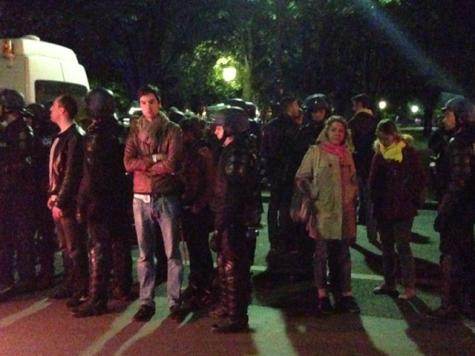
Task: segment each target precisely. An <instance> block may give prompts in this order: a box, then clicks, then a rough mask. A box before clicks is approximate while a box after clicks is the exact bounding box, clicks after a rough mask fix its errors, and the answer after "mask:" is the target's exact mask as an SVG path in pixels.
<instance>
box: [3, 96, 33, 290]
mask: <svg viewBox="0 0 475 356" xmlns="http://www.w3.org/2000/svg"><path fill="white" fill-rule="evenodd" d="M24 107H25V102H24V99H23V97H22V95H21V94H20V93H18V92H17V91H15V90H11V89H3V90H1V91H0V123H1V130H0V150H1V151H0V293H2V294H3V293H7V292H9V291H11V290H12V288H13V287H14V285H15V283H14V266H15V265H16V270H17V272H18V275H19V281H18V283H17V285H16V290H17V292H26V291H31V290H33V289H34V288H35V279H36V276H35V263H34V247H33V234H34V231H33V224H32V221H33V214H32V210H31V209H30V207H31V206H32V204H33V202H32V196H33V192H34V191H35V186H34V184H35V182H34V180H33V165H32V158H33V150H32V148H33V131H32V129H31V128H30V127H29V126H28V125H27V124H26V122H25V119H24V115H23V110H24ZM14 255H16V263H15V262H14V258H13V257H14Z"/></svg>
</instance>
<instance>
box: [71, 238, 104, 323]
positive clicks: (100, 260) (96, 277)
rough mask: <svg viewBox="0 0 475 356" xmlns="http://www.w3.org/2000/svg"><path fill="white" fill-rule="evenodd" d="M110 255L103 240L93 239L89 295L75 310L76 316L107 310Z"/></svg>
mask: <svg viewBox="0 0 475 356" xmlns="http://www.w3.org/2000/svg"><path fill="white" fill-rule="evenodd" d="M108 257H109V255H108V252H107V251H106V246H104V243H103V241H97V240H96V241H93V242H92V248H91V249H90V251H89V261H90V264H89V266H90V271H89V272H90V276H89V297H88V299H87V301H86V302H85V303H83V304H81V305H80V306H78V307H77V308H76V309H74V310H73V313H74V316H75V317H76V318H84V317H88V316H94V315H101V314H104V313H106V312H107V299H108V290H107V287H108V284H109V275H110V273H109V269H110V263H109V258H108Z"/></svg>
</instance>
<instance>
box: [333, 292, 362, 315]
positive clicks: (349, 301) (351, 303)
mask: <svg viewBox="0 0 475 356" xmlns="http://www.w3.org/2000/svg"><path fill="white" fill-rule="evenodd" d="M335 309H336V310H337V311H339V312H341V313H352V314H359V313H360V311H361V309H360V307H359V306H358V304H356V300H355V298H353V297H352V296H346V297H341V298H340V300H339V301H338V302H337V303H336V305H335Z"/></svg>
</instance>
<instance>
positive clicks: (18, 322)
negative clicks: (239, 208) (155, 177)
mask: <svg viewBox="0 0 475 356" xmlns="http://www.w3.org/2000/svg"><path fill="white" fill-rule="evenodd" d="M433 218H434V212H433V211H428V210H425V211H421V214H420V215H419V217H418V218H417V219H416V222H415V225H414V229H413V231H414V232H415V233H416V234H415V236H414V243H413V250H414V253H415V255H416V257H417V258H418V259H417V272H418V287H419V290H418V292H419V294H418V298H417V299H416V300H415V301H413V302H411V303H407V302H398V301H396V300H393V299H391V298H389V297H382V296H374V295H373V294H372V293H371V290H372V288H374V287H375V286H376V285H378V283H380V281H381V277H380V275H379V273H380V271H381V258H380V253H379V251H378V250H377V249H376V248H374V247H373V246H372V245H369V244H368V243H367V241H366V239H365V230H364V228H361V229H359V234H358V246H357V248H356V249H353V250H352V259H353V288H354V294H355V296H356V298H357V300H358V302H359V304H360V306H361V309H362V313H361V315H358V316H354V315H337V314H335V315H331V316H329V317H326V318H316V317H315V316H314V315H313V314H312V306H313V304H312V303H313V296H314V294H315V291H314V289H313V287H312V283H311V281H301V280H299V279H286V280H272V279H270V278H269V276H268V275H267V274H266V273H265V269H266V267H265V255H266V253H267V249H268V244H267V237H266V236H265V231H263V233H262V234H261V236H260V237H259V240H258V248H257V256H256V261H255V265H254V266H253V274H254V285H255V288H254V296H253V302H252V305H251V306H250V311H249V312H250V313H249V314H250V326H251V328H252V330H251V331H250V332H249V333H241V334H236V335H224V336H223V335H215V334H213V333H211V332H210V326H211V324H212V320H211V319H209V318H208V317H206V316H205V315H203V314H200V313H192V314H189V315H188V316H187V317H186V318H185V319H184V320H183V321H182V322H180V323H179V322H176V321H173V320H171V319H169V318H167V311H166V310H167V308H166V299H165V288H164V285H161V286H159V287H158V288H157V298H156V299H157V300H156V303H157V314H156V315H155V317H154V318H153V319H152V321H150V322H149V323H146V324H138V323H135V322H133V321H132V315H133V314H134V313H135V312H136V310H137V309H138V303H137V302H133V303H131V304H120V303H118V302H113V303H111V305H110V307H111V309H112V312H111V313H110V314H107V315H103V316H100V317H93V318H88V319H80V320H78V319H74V318H73V317H72V316H71V314H70V313H69V312H68V310H67V308H66V307H65V306H64V303H63V302H61V301H56V300H51V299H48V297H47V295H48V294H49V292H48V291H46V292H42V293H36V294H33V295H28V296H21V297H17V298H15V299H13V300H10V301H8V302H4V303H2V304H0V356H4V355H5V356H6V355H76V354H80V355H94V354H100V355H225V354H230V355H255V354H259V355H324V354H333V355H358V354H364V355H448V354H455V355H474V354H475V335H474V332H475V324H474V323H473V322H469V321H466V320H462V321H460V322H456V323H453V324H450V325H444V324H439V323H435V322H434V321H433V320H432V319H430V318H428V317H427V316H426V313H427V312H428V311H429V310H430V309H432V308H435V307H436V306H437V304H438V301H437V298H436V295H435V289H434V285H436V284H437V273H438V269H437V261H438V251H437V247H438V238H437V234H435V233H434V231H433V230H432V228H431V225H432V221H433Z"/></svg>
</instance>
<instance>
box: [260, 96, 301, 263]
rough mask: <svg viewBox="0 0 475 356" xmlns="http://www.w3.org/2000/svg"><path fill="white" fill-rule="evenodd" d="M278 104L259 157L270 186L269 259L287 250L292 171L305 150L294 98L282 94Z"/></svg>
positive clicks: (298, 111) (294, 170) (298, 163)
mask: <svg viewBox="0 0 475 356" xmlns="http://www.w3.org/2000/svg"><path fill="white" fill-rule="evenodd" d="M281 106H282V114H281V115H279V116H278V117H277V118H275V119H273V120H272V121H271V122H270V123H269V124H268V125H267V126H266V127H264V135H263V140H262V158H263V160H264V162H265V168H266V175H267V176H268V178H269V181H270V186H271V187H270V201H269V211H268V216H267V221H268V229H269V231H268V233H269V242H270V247H271V250H270V252H269V256H268V259H269V257H270V256H273V255H275V254H278V253H282V252H284V253H285V252H287V249H288V248H290V246H289V245H290V244H291V243H292V241H293V239H292V236H291V235H293V234H292V229H293V225H294V224H293V222H292V221H291V219H290V212H289V209H290V202H291V198H292V192H293V184H294V177H295V173H296V172H297V169H298V167H299V165H300V160H301V159H302V158H303V155H304V154H305V152H303V153H301V150H299V149H298V148H299V147H300V144H298V141H299V139H301V135H300V134H301V129H302V127H303V116H302V113H301V112H300V107H299V104H298V101H297V99H296V98H295V97H292V96H289V97H284V98H283V99H282V102H281ZM297 138H299V139H297ZM269 262H270V261H269Z"/></svg>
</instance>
